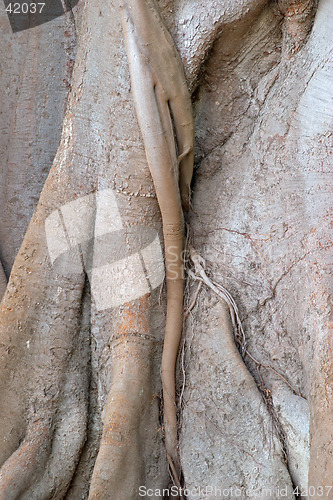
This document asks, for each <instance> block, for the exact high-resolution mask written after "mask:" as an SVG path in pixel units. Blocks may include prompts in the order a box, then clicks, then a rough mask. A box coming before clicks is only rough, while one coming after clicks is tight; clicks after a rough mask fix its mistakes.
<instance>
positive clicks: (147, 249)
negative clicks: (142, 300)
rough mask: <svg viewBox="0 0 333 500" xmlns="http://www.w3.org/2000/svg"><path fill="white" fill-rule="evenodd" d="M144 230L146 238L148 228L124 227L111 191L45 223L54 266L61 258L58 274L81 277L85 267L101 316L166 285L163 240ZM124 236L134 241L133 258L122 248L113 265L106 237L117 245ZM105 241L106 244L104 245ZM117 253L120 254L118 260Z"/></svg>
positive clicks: (73, 205)
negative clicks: (104, 311) (107, 310)
mask: <svg viewBox="0 0 333 500" xmlns="http://www.w3.org/2000/svg"><path fill="white" fill-rule="evenodd" d="M133 229H134V231H133ZM146 229H147V234H145V227H144V226H137V227H135V228H131V231H132V232H129V231H128V228H126V227H124V225H123V223H122V220H121V216H120V213H119V209H118V205H117V200H116V196H115V193H114V191H113V190H111V189H105V190H103V191H98V192H96V193H92V194H89V195H87V196H83V197H81V198H79V199H77V200H73V201H71V202H69V203H66V204H65V205H63V206H62V207H61V208H60V209H58V210H55V211H54V212H52V213H51V215H50V216H49V217H48V218H47V219H46V221H45V232H46V240H47V245H48V250H49V254H50V259H51V263H52V265H55V261H56V260H57V259H58V258H59V260H58V261H57V262H58V264H59V267H58V270H59V272H66V273H68V272H73V273H78V272H82V264H81V263H82V261H83V262H84V263H85V266H86V269H85V271H86V273H87V275H88V278H89V281H90V285H91V292H92V296H93V300H94V302H95V306H96V308H97V310H99V311H101V310H105V309H108V308H111V307H118V306H120V305H122V304H124V303H125V302H129V301H132V300H135V299H137V298H139V297H142V296H143V295H146V294H147V293H149V292H150V291H151V290H153V289H154V288H157V287H158V286H159V285H161V283H162V282H163V279H164V274H165V271H164V259H163V253H162V248H161V244H160V240H159V236H158V234H157V232H156V235H155V236H154V231H152V229H149V228H146ZM123 232H124V234H125V235H126V238H127V239H128V238H130V239H131V245H133V246H132V250H133V249H134V253H132V254H131V255H126V251H125V250H126V249H125V248H124V252H123V253H122V255H121V257H122V258H121V259H120V260H114V254H112V248H113V247H112V241H110V236H108V237H106V235H110V234H112V235H113V236H112V238H115V240H114V241H116V242H118V243H119V241H120V242H121V237H122V233H123ZM151 233H152V234H151ZM144 235H145V236H146V240H145V238H144ZM103 236H105V237H106V238H107V239H105V238H104V240H103V238H102V239H101V237H103ZM139 236H140V237H139ZM119 239H120V240H119ZM149 239H150V242H149ZM124 241H125V240H124ZM140 241H141V246H140ZM103 242H104V244H103ZM147 243H149V244H147ZM143 245H145V246H143ZM118 246H119V245H118ZM122 248H123V247H122V246H121V249H122ZM109 249H111V250H109ZM108 250H109V252H110V254H108ZM101 252H102V253H101ZM118 252H119V248H118V250H117V251H116V254H115V255H116V258H117V253H118ZM105 254H106V255H105ZM124 254H125V255H126V256H124ZM105 261H106V262H105ZM107 261H108V262H107ZM94 262H95V265H94V264H93V263H94ZM89 263H90V265H89ZM91 263H92V264H91Z"/></svg>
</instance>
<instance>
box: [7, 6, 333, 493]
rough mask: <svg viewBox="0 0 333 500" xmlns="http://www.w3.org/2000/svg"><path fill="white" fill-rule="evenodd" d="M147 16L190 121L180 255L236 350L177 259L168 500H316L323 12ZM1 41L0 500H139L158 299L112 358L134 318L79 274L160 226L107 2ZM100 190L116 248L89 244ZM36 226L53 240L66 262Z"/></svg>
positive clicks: (323, 361) (326, 392) (323, 235)
mask: <svg viewBox="0 0 333 500" xmlns="http://www.w3.org/2000/svg"><path fill="white" fill-rule="evenodd" d="M294 4H296V6H297V5H300V6H301V9H302V2H298V3H297V2H294ZM159 5H160V7H161V10H162V13H163V16H164V18H165V21H166V24H167V26H168V29H169V30H170V33H171V34H172V36H173V38H174V40H175V42H176V45H177V48H178V50H179V53H180V55H181V58H182V60H183V63H184V68H185V73H186V76H187V79H188V84H189V88H190V89H191V91H192V98H193V106H194V112H195V121H196V171H195V176H194V183H193V197H192V205H193V207H192V211H191V212H190V215H189V217H188V221H187V222H188V226H189V238H190V241H191V245H192V246H193V247H194V248H195V249H196V251H197V252H198V254H199V255H200V256H201V257H202V258H203V259H204V261H205V272H206V274H207V276H208V277H209V278H210V279H211V281H212V282H214V283H218V284H221V285H223V286H224V287H225V288H227V289H228V290H229V292H230V293H231V294H232V295H233V297H234V299H235V301H236V303H237V305H238V308H239V315H240V318H241V320H242V324H243V328H244V332H245V338H246V345H245V346H244V344H243V345H241V344H240V343H239V339H238V337H237V338H235V337H234V328H233V325H232V321H231V316H230V311H229V308H228V307H227V305H226V303H225V302H224V301H223V300H222V299H221V296H220V295H218V294H217V293H216V291H214V289H213V288H212V287H209V286H207V285H206V284H202V285H201V288H200V289H199V291H198V289H197V287H198V283H199V281H197V279H196V278H198V276H196V271H195V268H194V267H193V266H192V263H191V261H189V263H188V267H189V268H190V270H191V272H192V273H190V274H189V277H188V286H187V288H186V295H185V306H186V307H189V306H190V304H191V303H192V306H193V308H191V312H190V314H189V315H188V317H187V320H186V324H185V329H184V335H183V336H184V343H183V346H182V351H181V356H180V361H179V370H178V389H179V391H178V392H179V395H180V394H181V398H180V401H179V404H180V456H181V462H182V468H183V473H184V484H185V486H186V487H187V488H188V489H189V490H190V494H189V495H188V498H189V499H192V498H193V499H194V498H195V495H194V493H193V492H194V491H195V489H198V488H199V487H200V488H205V487H213V488H215V487H216V488H218V489H221V490H222V491H223V490H225V491H227V490H228V491H229V497H230V498H232V494H231V493H230V492H231V488H233V489H235V488H240V490H241V495H240V496H239V495H238V498H243V499H246V498H251V494H252V498H253V491H255V495H254V498H275V497H276V498H278V494H279V493H280V494H281V492H282V491H283V492H284V491H286V496H285V497H286V498H290V499H291V498H294V494H293V489H294V488H295V486H299V487H300V488H304V489H305V490H306V489H307V488H308V487H309V486H313V487H315V488H317V490H316V491H317V494H318V491H319V490H318V488H319V487H320V486H329V485H330V483H331V477H332V475H333V471H332V464H331V462H330V461H329V460H330V456H331V455H330V454H331V453H332V450H331V448H330V446H331V445H330V444H329V443H330V442H331V443H332V429H333V422H332V411H331V407H332V393H331V392H330V391H331V388H330V385H329V383H330V382H329V381H330V376H331V373H332V360H331V358H330V357H329V356H330V351H329V345H330V337H329V325H330V323H329V319H330V314H331V305H330V304H331V302H330V300H331V285H332V282H331V274H330V273H331V269H330V267H329V262H330V257H329V252H330V251H331V248H330V247H331V243H330V238H329V213H330V211H331V209H332V207H331V206H329V202H328V192H329V189H330V182H331V181H330V179H329V175H331V174H330V161H329V146H330V143H331V126H332V114H333V112H332V110H333V106H332V92H331V88H332V62H331V59H330V53H331V49H332V47H331V45H332V41H331V36H330V29H331V25H332V12H331V9H330V2H329V0H320V2H319V5H318V8H317V7H316V5H315V6H314V7H315V8H314V9H313V10H312V9H309V11H306V13H305V14H302V15H300V16H296V18H295V17H293V16H289V14H288V12H289V11H288V2H280V3H279V6H280V9H281V10H279V7H278V5H277V4H276V3H274V2H269V3H267V2H265V1H251V0H249V1H246V0H244V1H242V2H236V3H235V2H227V1H223V0H220V1H219V2H216V1H214V2H213V1H212V2H210V1H209V2H206V3H205V5H203V3H202V2H199V3H198V2H194V1H181V0H178V1H173V2H168V1H160V2H159ZM286 5H287V6H286ZM286 9H287V10H286ZM281 12H282V13H281ZM283 14H284V15H285V17H283ZM296 14H297V9H296ZM2 15H3V14H2ZM314 15H315V20H314V25H313V27H312V22H313V18H314ZM288 16H289V17H288ZM75 19H76V23H75ZM295 19H296V20H295ZM1 22H2V24H3V25H5V24H6V20H5V19H2V21H1ZM75 31H77V35H76V34H75ZM50 32H51V33H52V36H51V38H52V44H51V43H50ZM67 34H68V35H69V36H66V35H67ZM76 36H77V53H76V58H75V67H74V72H73V75H72V76H71V67H72V64H73V59H74V53H75V47H74V45H75V44H76V42H75V40H76ZM3 37H4V39H3V45H2V46H5V47H7V51H3V54H2V56H1V64H2V67H3V71H2V73H1V78H0V81H1V84H2V85H1V89H2V92H3V93H4V97H3V99H2V100H3V103H4V105H3V107H2V111H3V112H2V114H1V128H2V130H4V132H5V133H4V134H3V135H2V138H1V142H0V148H1V156H2V169H1V172H0V183H1V190H2V196H1V203H2V212H3V219H2V223H1V227H0V260H1V261H2V262H3V267H4V269H5V272H6V274H7V276H8V275H9V272H10V271H11V276H10V279H9V284H8V287H7V290H6V294H5V296H4V299H3V301H2V303H1V312H0V336H1V342H0V348H1V368H0V384H1V394H2V396H1V402H0V412H1V416H0V418H1V429H2V432H1V434H2V440H1V442H0V461H1V464H4V465H3V467H2V469H1V474H0V479H1V481H0V485H1V486H0V498H1V499H2V498H3V499H6V500H7V499H8V498H13V499H25V498H26V499H28V498H29V499H31V498H33V499H42V498H45V499H51V498H55V499H59V500H60V499H62V498H66V499H73V500H79V499H84V498H88V496H89V495H90V497H89V498H111V497H113V498H117V499H121V498H124V499H125V498H126V499H129V498H133V499H137V498H138V488H139V486H140V485H144V486H145V487H151V488H163V487H166V486H167V485H168V471H167V463H166V459H165V454H164V447H163V441H162V431H161V430H159V429H160V422H159V407H158V399H157V398H156V394H157V393H158V392H159V391H160V389H161V385H160V375H159V370H160V362H161V347H162V341H163V332H164V322H165V295H164V292H162V295H161V299H162V304H161V303H160V289H159V285H158V286H155V287H151V289H150V292H151V295H150V297H149V300H148V302H147V304H148V305H149V307H148V309H147V311H148V312H147V311H146V312H145V313H142V314H143V316H142V319H140V320H136V321H137V322H138V323H137V329H138V332H139V333H140V335H141V337H140V339H138V338H136V339H135V342H132V340H133V339H132V337H126V340H124V338H125V337H124V334H122V333H121V332H123V331H126V332H127V334H128V331H127V323H126V321H127V322H130V320H129V319H128V318H127V314H131V310H132V309H133V310H134V311H135V312H136V315H137V316H136V317H137V318H138V317H141V316H140V314H141V312H142V307H143V306H144V304H142V303H141V302H140V300H141V299H140V297H139V298H135V299H133V300H134V302H132V304H134V305H133V308H132V309H131V308H130V307H128V305H127V304H120V305H119V304H118V305H113V306H112V307H106V306H105V307H104V305H103V306H101V305H100V304H101V303H102V302H103V301H106V300H107V297H109V296H108V293H109V288H108V282H107V279H106V278H105V280H104V281H103V274H99V275H98V276H99V280H100V282H98V281H96V280H95V281H94V280H93V279H92V277H93V272H94V271H93V270H94V269H95V268H97V267H98V266H102V265H105V266H108V265H111V264H112V263H113V262H115V261H118V260H119V259H122V258H124V257H126V256H127V255H128V256H130V255H132V254H133V253H135V252H137V249H138V248H139V247H140V248H143V247H145V245H147V244H148V243H149V242H151V241H152V238H150V235H154V238H155V236H156V235H158V236H159V238H160V240H161V230H162V226H161V218H160V213H159V208H158V204H157V201H156V198H155V194H154V187H153V183H152V180H151V177H150V173H149V169H148V166H147V162H146V158H145V151H144V148H143V142H142V138H141V134H140V130H139V126H138V123H137V118H136V114H135V109H134V105H133V98H132V93H131V88H130V81H129V72H128V63H127V57H126V52H125V47H124V42H123V34H122V31H121V27H120V18H119V13H118V2H116V1H114V2H111V4H108V5H105V3H104V2H102V1H94V2H92V1H90V0H86V2H85V4H84V6H82V5H79V6H78V8H77V11H76V13H75V17H73V16H72V15H71V13H68V15H67V16H64V17H62V18H58V19H57V20H55V21H54V22H52V24H51V23H48V24H45V25H42V26H40V27H38V28H34V30H31V31H29V32H23V33H20V34H16V35H12V34H9V33H8V32H7V33H5V32H4V34H3ZM8 55H9V57H8ZM5 56H6V57H5ZM31 68H33V71H32V70H31ZM52 68H53V69H54V71H52ZM69 85H70V88H69ZM68 90H70V96H69V102H68V106H67V110H66V113H65V115H64V110H65V103H66V99H67V94H68ZM61 129H62V132H61ZM59 142H60V146H59V148H58V144H59ZM57 148H58V151H57V153H56V150H57ZM54 156H55V159H54ZM53 159H54V162H53V166H52V169H51V172H50V174H49V176H48V178H47V180H46V182H45V179H46V176H47V174H48V171H49V167H50V166H51V163H52V161H53ZM44 183H45V186H44V189H43V192H42V194H41V196H40V191H41V188H42V185H44ZM110 192H112V193H113V194H112V196H115V199H116V202H117V207H118V210H119V214H120V218H121V220H122V224H123V227H124V228H125V229H124V233H125V236H124V237H123V236H119V238H118V244H116V243H114V242H112V241H113V240H112V241H111V240H110V241H111V242H109V240H108V241H107V238H106V236H105V235H103V234H102V236H101V237H97V236H96V227H99V226H98V224H101V221H102V218H100V217H102V216H100V215H98V214H99V212H98V210H99V208H98V207H99V206H100V205H99V204H100V203H101V199H102V198H101V196H104V195H102V194H100V193H104V194H105V195H106V194H107V195H108V196H109V194H108V193H110ZM39 196H40V198H39ZM38 198H39V203H38V206H37V209H36V211H35V213H34V216H33V218H32V219H31V222H30V225H29V227H28V229H27V225H28V221H29V219H30V217H31V215H32V211H33V209H34V207H35V205H36V202H37V199H38ZM103 199H104V198H103ZM112 199H113V198H112ZM80 200H81V201H80ZM82 200H83V201H82ZM73 202H75V203H76V205H69V204H70V203H73ZM64 207H67V212H66V208H64ZM75 207H76V208H75ZM83 211H84V212H83ZM66 214H67V219H66ZM68 214H69V216H68ZM82 214H83V215H82ZM50 216H51V217H53V219H52V218H51V219H48V217H50ZM113 216H114V217H115V215H114V214H113ZM47 220H48V221H49V222H48V223H46V221H47ZM53 220H56V221H58V220H59V221H60V222H59V225H58V226H52V224H53V222H52V221H53ZM50 221H51V222H50ZM96 221H97V222H96ZM103 221H104V219H103ZM104 222H105V221H104ZM47 224H49V227H51V226H52V227H53V228H54V227H57V228H58V229H59V228H62V227H65V228H66V231H67V236H66V238H67V240H66V243H65V247H66V251H63V252H62V253H61V251H60V250H59V241H60V240H57V244H56V245H55V244H53V243H52V242H53V240H52V241H51V240H50V239H49V240H48V239H47V238H48V233H47V227H48V226H47ZM57 224H58V222H57ZM140 228H141V229H140ZM142 228H144V229H142ZM59 230H60V229H59ZM24 234H25V237H24V241H23V244H22V247H21V249H20V251H19V252H18V249H19V247H20V244H21V242H22V240H23V236H24ZM82 235H85V236H84V238H83V237H82ZM119 235H120V233H119ZM80 238H81V239H80ZM103 238H104V240H103ZM122 238H123V239H122ZM145 238H146V239H147V241H146V240H145ZM78 239H80V245H74V243H73V241H74V242H77V241H78ZM52 245H53V246H52ZM66 245H67V246H66ZM52 248H53V250H52ZM50 249H51V250H52V251H53V255H54V258H53V257H52V251H51V253H50ZM17 252H18V255H17V257H16V259H15V262H14V257H15V255H16V254H17ZM13 262H14V264H13ZM82 262H83V266H82ZM141 262H142V258H141ZM156 262H157V261H156ZM158 265H159V264H158V262H157V263H156V266H157V267H158ZM104 269H106V268H104ZM0 271H1V267H0ZM148 271H149V270H147V269H146V274H147V273H148ZM123 272H125V270H124V269H123ZM154 276H155V274H154ZM134 278H135V280H136V281H135V280H134V282H135V285H136V286H137V287H139V284H140V283H141V282H140V276H139V275H135V276H134ZM4 279H5V278H4V276H3V275H2V277H1V275H0V294H1V290H2V289H1V287H2V288H3V289H4V288H5V284H4ZM128 279H129V278H128ZM1 280H2V281H1ZM124 281H126V280H125V279H124ZM1 283H2V284H1ZM103 283H104V284H105V283H106V285H107V287H106V289H103V288H102V286H103ZM156 283H157V281H156ZM118 287H119V288H120V287H121V283H119V286H118ZM132 288H133V289H135V287H132ZM110 290H111V288H110ZM128 290H130V288H128ZM129 293H130V292H129ZM115 296H116V293H115V292H114V291H112V290H111V292H110V297H109V298H110V300H111V302H112V301H113V302H112V304H115V300H116V299H115ZM138 296H139V295H138ZM108 300H109V299H108ZM193 300H194V302H193ZM101 301H102V302H101ZM103 304H104V302H103ZM186 307H185V310H186ZM124 318H125V319H124ZM126 318H127V319H126ZM125 323H126V324H125ZM124 325H125V326H124ZM147 325H148V326H147ZM131 339H132V340H131ZM133 345H134V346H135V350H133V347H132V346H133ZM242 348H243V349H242ZM245 351H246V352H245ZM242 354H243V357H242ZM124 395H125V396H126V397H123V396H124ZM138 395H140V397H138ZM154 395H155V396H154ZM153 396H154V397H153ZM112 401H116V402H117V404H113V403H112ZM119 417H121V418H119ZM103 422H104V431H103V435H102V430H103ZM117 426H118V427H117ZM108 429H111V430H110V432H109V431H108ZM112 429H115V430H112ZM97 456H99V459H98V460H97V462H96V457H97ZM95 463H97V464H98V468H95V471H94V475H93V469H94V465H95ZM31 468H32V469H31ZM23 470H26V473H22V471H23ZM13 477H14V482H11V478H13ZM92 477H93V480H92V479H91V478H92ZM247 490H249V491H247ZM274 495H275V497H274ZM153 498H154V497H153ZM156 498H158V496H157V495H156ZM206 498H215V494H214V492H212V493H211V494H210V495H208V496H207V497H206ZM222 498H223V497H222ZM226 498H227V497H226Z"/></svg>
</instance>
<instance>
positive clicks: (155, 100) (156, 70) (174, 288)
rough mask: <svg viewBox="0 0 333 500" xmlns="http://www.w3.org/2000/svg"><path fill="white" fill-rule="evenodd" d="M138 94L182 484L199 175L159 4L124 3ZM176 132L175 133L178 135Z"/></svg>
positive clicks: (169, 410) (171, 435)
mask: <svg viewBox="0 0 333 500" xmlns="http://www.w3.org/2000/svg"><path fill="white" fill-rule="evenodd" d="M120 8H121V16H122V26H123V31H124V35H125V42H126V49H127V55H128V60H129V67H130V75H131V82H132V90H133V96H134V101H135V107H136V112H137V117H138V121H139V125H140V129H141V133H142V136H143V141H144V146H145V151H146V157H147V161H148V165H149V169H150V172H151V175H152V178H153V182H154V185H155V189H156V194H157V199H158V203H159V206H160V210H161V214H162V219H163V233H164V244H165V264H166V282H167V319H166V327H165V340H164V350H163V358H162V368H161V374H162V386H163V399H164V423H165V444H166V451H167V457H168V461H169V464H170V468H171V471H172V475H173V478H174V481H175V482H176V483H177V484H179V477H180V462H179V457H178V449H177V416H176V401H175V365H176V359H177V354H178V348H179V342H180V338H181V332H182V315H183V287H184V276H183V274H184V271H183V260H182V256H183V250H184V218H183V208H185V209H187V207H188V205H189V196H190V182H191V178H192V172H193V143H194V127H193V118H192V109H191V100H190V95H189V92H188V89H187V85H186V81H185V76H184V71H183V66H182V62H181V59H180V57H179V55H178V53H177V50H176V48H175V45H174V43H173V41H172V38H171V36H170V34H169V33H168V31H167V30H166V28H165V26H164V24H163V20H162V18H161V15H160V13H159V11H158V8H157V6H156V4H155V2H154V1H153V0H127V1H126V0H120ZM174 131H175V132H174Z"/></svg>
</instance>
